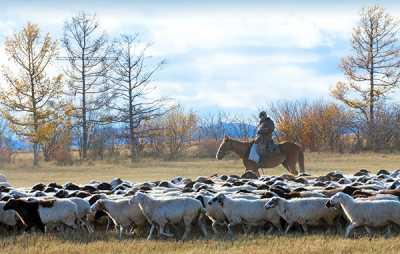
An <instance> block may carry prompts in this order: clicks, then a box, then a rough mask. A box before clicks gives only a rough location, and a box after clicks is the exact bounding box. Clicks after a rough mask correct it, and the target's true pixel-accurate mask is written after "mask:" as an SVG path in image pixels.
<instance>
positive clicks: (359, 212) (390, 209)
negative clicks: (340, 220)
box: [326, 193, 400, 238]
mask: <svg viewBox="0 0 400 254" xmlns="http://www.w3.org/2000/svg"><path fill="white" fill-rule="evenodd" d="M326 206H327V207H339V206H340V207H341V208H342V210H343V212H344V214H345V215H346V218H347V220H349V222H350V224H349V225H348V226H347V228H346V233H345V237H346V238H347V237H349V235H350V233H351V232H352V231H353V229H355V228H357V227H364V228H365V229H366V231H367V233H368V234H371V230H370V228H369V227H379V226H389V227H388V231H389V232H390V223H395V224H397V225H400V202H398V201H393V200H371V201H366V200H363V201H359V200H356V199H353V198H352V197H351V196H349V195H347V194H345V193H337V194H335V195H334V196H333V197H331V198H330V199H329V200H328V202H327V203H326Z"/></svg>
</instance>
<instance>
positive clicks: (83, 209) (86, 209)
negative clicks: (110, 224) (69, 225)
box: [68, 197, 94, 233]
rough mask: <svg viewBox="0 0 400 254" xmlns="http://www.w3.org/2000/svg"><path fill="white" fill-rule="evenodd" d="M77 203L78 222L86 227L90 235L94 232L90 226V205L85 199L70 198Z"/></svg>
mask: <svg viewBox="0 0 400 254" xmlns="http://www.w3.org/2000/svg"><path fill="white" fill-rule="evenodd" d="M68 199H69V200H71V201H72V202H74V203H75V205H76V207H77V212H78V213H77V216H78V220H79V222H80V223H81V225H82V226H85V227H86V229H87V230H88V232H89V233H91V232H94V230H93V228H92V227H91V226H90V225H89V221H88V214H89V213H90V203H89V201H87V200H85V199H83V198H77V197H72V198H68Z"/></svg>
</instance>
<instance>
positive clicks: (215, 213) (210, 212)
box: [196, 195, 227, 234]
mask: <svg viewBox="0 0 400 254" xmlns="http://www.w3.org/2000/svg"><path fill="white" fill-rule="evenodd" d="M196 199H197V200H199V201H200V202H201V204H202V205H203V207H204V208H205V209H206V216H207V217H208V218H209V219H210V220H211V227H212V229H213V231H214V233H215V234H218V230H217V225H227V223H226V219H225V215H224V211H223V210H222V207H220V206H217V205H212V204H209V203H208V202H209V201H210V200H211V199H212V197H210V196H207V195H198V196H197V197H196Z"/></svg>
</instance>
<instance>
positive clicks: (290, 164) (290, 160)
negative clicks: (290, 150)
mask: <svg viewBox="0 0 400 254" xmlns="http://www.w3.org/2000/svg"><path fill="white" fill-rule="evenodd" d="M297 156H298V155H297V153H296V154H293V155H288V156H287V159H286V160H285V164H286V166H287V167H286V169H287V171H289V172H290V173H291V174H293V175H298V174H299V172H298V171H297V169H296V164H297ZM282 164H283V163H282ZM285 164H283V166H285Z"/></svg>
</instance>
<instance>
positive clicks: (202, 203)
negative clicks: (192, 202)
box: [196, 195, 206, 208]
mask: <svg viewBox="0 0 400 254" xmlns="http://www.w3.org/2000/svg"><path fill="white" fill-rule="evenodd" d="M196 199H197V200H199V201H200V203H201V205H202V206H203V207H204V208H205V207H206V205H205V204H204V198H203V196H201V195H198V196H197V197H196Z"/></svg>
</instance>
